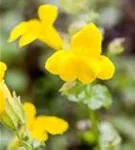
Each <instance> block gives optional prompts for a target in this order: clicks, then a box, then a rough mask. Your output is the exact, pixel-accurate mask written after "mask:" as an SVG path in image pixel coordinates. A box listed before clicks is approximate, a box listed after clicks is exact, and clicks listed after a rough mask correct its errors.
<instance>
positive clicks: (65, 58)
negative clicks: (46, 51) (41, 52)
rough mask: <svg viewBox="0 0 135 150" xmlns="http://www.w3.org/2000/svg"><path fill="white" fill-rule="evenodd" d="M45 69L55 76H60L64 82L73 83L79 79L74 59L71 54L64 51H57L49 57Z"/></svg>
mask: <svg viewBox="0 0 135 150" xmlns="http://www.w3.org/2000/svg"><path fill="white" fill-rule="evenodd" d="M45 68H46V69H47V70H48V71H49V72H51V73H53V74H56V75H60V77H61V78H62V79H63V80H64V81H73V80H75V79H76V77H77V75H76V70H75V69H74V59H73V57H72V55H71V54H70V53H68V52H66V51H64V50H60V51H57V52H55V53H54V54H53V55H52V56H51V57H49V58H48V60H47V61H46V64H45Z"/></svg>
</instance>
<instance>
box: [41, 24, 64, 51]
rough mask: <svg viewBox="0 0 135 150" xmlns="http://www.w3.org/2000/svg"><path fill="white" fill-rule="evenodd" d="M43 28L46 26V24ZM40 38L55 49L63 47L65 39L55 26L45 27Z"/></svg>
mask: <svg viewBox="0 0 135 150" xmlns="http://www.w3.org/2000/svg"><path fill="white" fill-rule="evenodd" d="M42 28H44V26H43V27H42ZM39 40H41V41H42V42H44V43H46V44H48V45H49V46H50V47H52V48H54V49H61V48H62V46H63V40H62V39H61V37H60V35H59V33H58V32H57V30H56V29H55V28H54V27H53V26H50V27H48V28H47V29H43V32H41V33H40V34H39Z"/></svg>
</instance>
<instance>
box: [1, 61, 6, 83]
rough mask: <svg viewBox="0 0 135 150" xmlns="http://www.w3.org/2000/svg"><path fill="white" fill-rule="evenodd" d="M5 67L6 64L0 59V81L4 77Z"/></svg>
mask: <svg viewBox="0 0 135 150" xmlns="http://www.w3.org/2000/svg"><path fill="white" fill-rule="evenodd" d="M6 69H7V66H6V64H5V63H3V62H1V61H0V82H1V81H2V79H3V77H4V74H5V71H6Z"/></svg>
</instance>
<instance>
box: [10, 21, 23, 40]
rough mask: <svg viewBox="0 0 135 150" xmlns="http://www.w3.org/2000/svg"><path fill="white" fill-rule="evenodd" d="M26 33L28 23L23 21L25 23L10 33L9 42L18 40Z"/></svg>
mask: <svg viewBox="0 0 135 150" xmlns="http://www.w3.org/2000/svg"><path fill="white" fill-rule="evenodd" d="M25 31H26V22H25V21H23V22H21V23H19V24H18V25H17V26H16V27H15V28H13V30H12V31H11V33H10V36H9V40H8V41H9V42H12V41H14V40H16V39H17V38H19V37H20V36H21V35H23V33H24V32H25Z"/></svg>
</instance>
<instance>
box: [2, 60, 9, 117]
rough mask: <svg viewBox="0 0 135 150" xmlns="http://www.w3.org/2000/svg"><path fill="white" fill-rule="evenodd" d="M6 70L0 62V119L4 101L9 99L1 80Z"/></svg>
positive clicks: (7, 91)
mask: <svg viewBox="0 0 135 150" xmlns="http://www.w3.org/2000/svg"><path fill="white" fill-rule="evenodd" d="M6 69H7V66H6V64H5V63H3V62H1V61H0V117H1V115H2V114H3V112H4V109H5V105H6V99H7V98H9V97H11V94H10V92H9V90H8V88H7V86H6V84H5V83H4V79H3V78H4V74H5V71H6Z"/></svg>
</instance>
